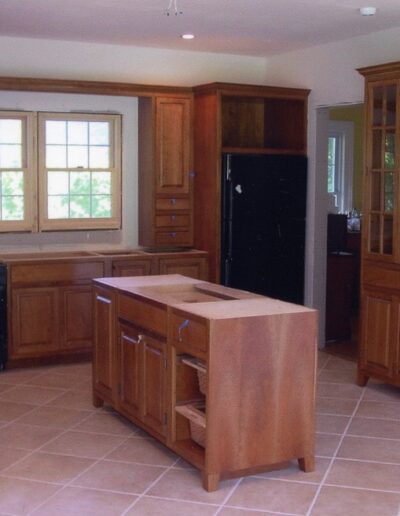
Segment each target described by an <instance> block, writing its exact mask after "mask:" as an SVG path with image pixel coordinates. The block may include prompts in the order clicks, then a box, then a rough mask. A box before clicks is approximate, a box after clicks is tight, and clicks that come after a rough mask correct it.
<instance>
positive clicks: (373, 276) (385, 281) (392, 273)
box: [362, 265, 400, 289]
mask: <svg viewBox="0 0 400 516" xmlns="http://www.w3.org/2000/svg"><path fill="white" fill-rule="evenodd" d="M362 282H363V283H364V284H368V285H371V286H374V287H382V288H389V289H397V285H399V284H400V270H394V269H385V268H383V267H376V266H373V265H365V266H364V270H363V277H362Z"/></svg>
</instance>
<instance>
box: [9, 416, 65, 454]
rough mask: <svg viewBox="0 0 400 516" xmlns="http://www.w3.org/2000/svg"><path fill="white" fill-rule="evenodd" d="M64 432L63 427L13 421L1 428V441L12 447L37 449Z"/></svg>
mask: <svg viewBox="0 0 400 516" xmlns="http://www.w3.org/2000/svg"><path fill="white" fill-rule="evenodd" d="M60 432H62V430H61V429H56V428H47V427H44V426H33V425H21V424H20V423H19V422H18V423H11V424H10V425H7V426H6V427H3V428H0V443H2V444H3V445H5V444H6V445H7V446H10V447H11V448H23V449H26V450H35V449H36V448H38V447H39V446H42V445H43V444H45V443H47V442H48V441H50V439H54V437H56V436H57V435H59V434H60Z"/></svg>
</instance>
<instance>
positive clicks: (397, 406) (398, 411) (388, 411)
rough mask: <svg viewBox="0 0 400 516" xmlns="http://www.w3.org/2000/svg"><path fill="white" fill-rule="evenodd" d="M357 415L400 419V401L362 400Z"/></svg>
mask: <svg viewBox="0 0 400 516" xmlns="http://www.w3.org/2000/svg"><path fill="white" fill-rule="evenodd" d="M356 415H357V416H359V417H375V418H382V419H399V420H400V403H388V402H385V403H382V402H377V401H362V402H361V403H360V406H359V408H358V410H357V414H356Z"/></svg>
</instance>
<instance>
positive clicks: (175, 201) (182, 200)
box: [156, 197, 190, 210]
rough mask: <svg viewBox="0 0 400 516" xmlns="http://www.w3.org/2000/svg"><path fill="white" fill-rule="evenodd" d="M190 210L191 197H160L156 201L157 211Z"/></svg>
mask: <svg viewBox="0 0 400 516" xmlns="http://www.w3.org/2000/svg"><path fill="white" fill-rule="evenodd" d="M170 209H173V210H189V209H190V199H189V197H159V198H158V199H156V210H170Z"/></svg>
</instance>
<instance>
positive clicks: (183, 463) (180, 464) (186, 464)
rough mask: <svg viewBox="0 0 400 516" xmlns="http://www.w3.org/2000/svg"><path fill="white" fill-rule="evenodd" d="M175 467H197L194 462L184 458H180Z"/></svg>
mask: <svg viewBox="0 0 400 516" xmlns="http://www.w3.org/2000/svg"><path fill="white" fill-rule="evenodd" d="M173 467H174V468H178V469H196V468H195V467H194V466H193V465H192V464H190V463H189V462H187V461H186V460H184V459H182V458H180V459H178V462H177V463H176V464H175V465H174V466H173Z"/></svg>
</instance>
